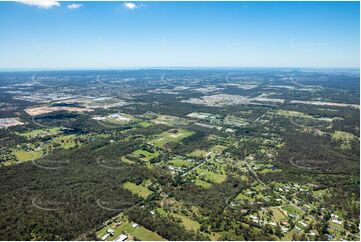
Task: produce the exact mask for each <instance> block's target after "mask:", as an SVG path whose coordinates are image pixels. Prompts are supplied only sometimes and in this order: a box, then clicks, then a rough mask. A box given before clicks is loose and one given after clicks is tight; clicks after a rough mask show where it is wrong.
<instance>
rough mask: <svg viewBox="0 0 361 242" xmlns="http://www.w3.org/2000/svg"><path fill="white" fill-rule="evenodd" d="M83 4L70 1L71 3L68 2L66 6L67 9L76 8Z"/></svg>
mask: <svg viewBox="0 0 361 242" xmlns="http://www.w3.org/2000/svg"><path fill="white" fill-rule="evenodd" d="M82 6H83V5H82V4H78V3H72V4H69V5H68V8H69V9H78V8H80V7H82Z"/></svg>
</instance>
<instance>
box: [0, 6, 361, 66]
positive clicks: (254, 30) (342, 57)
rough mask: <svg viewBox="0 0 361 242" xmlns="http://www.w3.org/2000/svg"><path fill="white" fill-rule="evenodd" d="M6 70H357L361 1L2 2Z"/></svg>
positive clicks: (0, 43) (1, 61)
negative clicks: (260, 68) (165, 68)
mask: <svg viewBox="0 0 361 242" xmlns="http://www.w3.org/2000/svg"><path fill="white" fill-rule="evenodd" d="M0 33H1V34H0V35H1V37H0V68H45V69H46V68H49V69H68V68H70V69H77V68H79V69H80V68H85V69H91V68H100V69H113V68H138V67H142V68H145V67H301V68H305V67H328V68H333V67H340V68H343V67H359V65H360V6H359V2H63V1H62V2H58V1H54V0H37V1H36V0H25V1H18V2H0Z"/></svg>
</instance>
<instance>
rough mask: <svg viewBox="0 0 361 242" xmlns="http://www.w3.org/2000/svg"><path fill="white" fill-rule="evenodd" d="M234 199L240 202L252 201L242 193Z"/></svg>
mask: <svg viewBox="0 0 361 242" xmlns="http://www.w3.org/2000/svg"><path fill="white" fill-rule="evenodd" d="M235 199H236V200H240V201H242V200H248V201H253V200H254V199H253V198H251V197H249V196H247V195H244V194H243V193H239V194H238V195H237V196H236V198H235Z"/></svg>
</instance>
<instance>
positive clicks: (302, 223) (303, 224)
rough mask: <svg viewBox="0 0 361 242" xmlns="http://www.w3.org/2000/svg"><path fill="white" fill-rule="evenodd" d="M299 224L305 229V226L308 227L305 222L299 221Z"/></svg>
mask: <svg viewBox="0 0 361 242" xmlns="http://www.w3.org/2000/svg"><path fill="white" fill-rule="evenodd" d="M300 224H301V225H302V226H303V227H307V226H308V225H307V224H306V223H305V222H303V221H301V222H300Z"/></svg>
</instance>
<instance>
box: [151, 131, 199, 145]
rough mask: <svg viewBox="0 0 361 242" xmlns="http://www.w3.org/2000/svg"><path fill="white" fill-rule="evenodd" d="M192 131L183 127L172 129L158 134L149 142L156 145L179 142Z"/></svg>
mask: <svg viewBox="0 0 361 242" xmlns="http://www.w3.org/2000/svg"><path fill="white" fill-rule="evenodd" d="M193 133H194V132H192V131H189V130H185V129H172V130H168V131H165V132H163V133H161V134H159V135H158V136H157V137H156V138H154V139H152V140H151V141H150V142H151V143H152V144H154V145H155V146H157V147H163V146H164V145H165V144H166V143H168V142H179V141H181V140H182V139H184V138H186V137H189V136H191V135H192V134H193Z"/></svg>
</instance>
